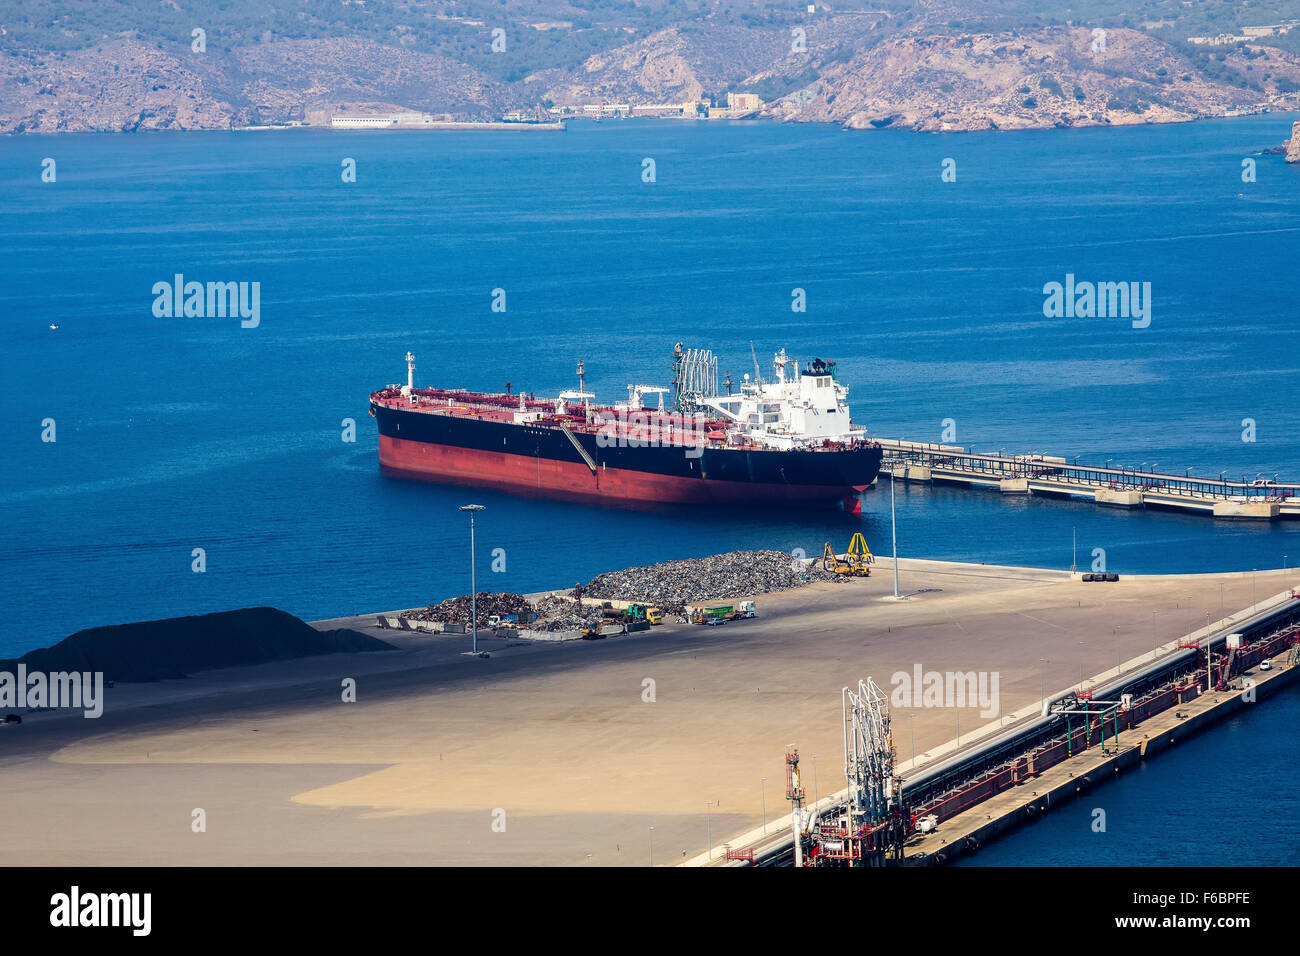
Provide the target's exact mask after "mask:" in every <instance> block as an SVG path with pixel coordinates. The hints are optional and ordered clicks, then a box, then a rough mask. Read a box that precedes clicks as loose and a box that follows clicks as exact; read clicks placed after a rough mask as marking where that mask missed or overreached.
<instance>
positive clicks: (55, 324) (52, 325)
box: [50, 322, 59, 329]
mask: <svg viewBox="0 0 1300 956" xmlns="http://www.w3.org/2000/svg"><path fill="white" fill-rule="evenodd" d="M58 327H59V326H58V323H57V322H51V323H50V328H52V329H57V328H58Z"/></svg>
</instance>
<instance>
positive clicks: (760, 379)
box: [749, 339, 763, 385]
mask: <svg viewBox="0 0 1300 956" xmlns="http://www.w3.org/2000/svg"><path fill="white" fill-rule="evenodd" d="M749 355H750V358H752V359H753V360H754V381H755V382H757V383H758V384H759V385H762V384H763V373H762V372H760V371H759V370H758V353H757V352H755V351H754V340H753V339H750V340H749Z"/></svg>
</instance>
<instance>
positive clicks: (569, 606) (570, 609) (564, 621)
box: [532, 595, 601, 631]
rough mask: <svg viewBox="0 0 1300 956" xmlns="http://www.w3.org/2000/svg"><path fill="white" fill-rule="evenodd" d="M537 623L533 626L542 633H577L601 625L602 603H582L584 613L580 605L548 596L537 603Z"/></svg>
mask: <svg viewBox="0 0 1300 956" xmlns="http://www.w3.org/2000/svg"><path fill="white" fill-rule="evenodd" d="M534 610H536V611H537V622H536V623H535V624H533V625H532V627H533V628H534V629H535V630H540V631H576V630H581V629H582V628H584V627H591V626H593V625H595V624H598V623H600V617H601V614H600V611H601V609H600V602H599V601H597V602H595V603H593V602H591V601H583V602H582V613H581V614H579V613H578V605H577V604H576V603H575V602H573V601H569V600H566V599H565V598H562V597H555V596H553V595H547V596H546V597H544V598H542V599H541V600H540V601H538V602H537V605H536V607H535V608H534Z"/></svg>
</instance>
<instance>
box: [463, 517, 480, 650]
mask: <svg viewBox="0 0 1300 956" xmlns="http://www.w3.org/2000/svg"><path fill="white" fill-rule="evenodd" d="M460 510H461V511H468V512H469V619H470V626H471V628H472V629H473V632H474V653H475V654H477V653H478V581H477V579H476V578H475V574H474V515H475V514H476V513H477V512H480V511H483V510H485V508H484V506H483V505H461V506H460Z"/></svg>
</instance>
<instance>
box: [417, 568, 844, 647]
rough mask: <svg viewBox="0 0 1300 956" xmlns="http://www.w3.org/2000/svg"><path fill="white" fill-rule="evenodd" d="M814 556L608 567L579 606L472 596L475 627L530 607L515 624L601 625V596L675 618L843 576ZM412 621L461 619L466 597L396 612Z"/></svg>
mask: <svg viewBox="0 0 1300 956" xmlns="http://www.w3.org/2000/svg"><path fill="white" fill-rule="evenodd" d="M843 580H844V576H842V575H838V574H835V573H833V572H831V571H824V570H823V569H822V567H821V565H820V564H819V563H818V562H816V561H813V562H808V561H802V560H799V559H797V558H795V557H794V556H792V555H790V554H787V553H786V552H784V551H732V552H730V553H728V554H718V555H713V556H712V557H708V558H693V559H688V560H685V561H667V562H665V563H663V564H652V565H649V566H647V567H640V568H627V569H625V570H622V571H609V572H606V573H605V574H601V575H598V576H596V577H595V578H592V580H591V581H590V583H588V584H586V585H584V586H583V588H582V609H581V611H579V609H578V605H577V603H575V602H574V601H573V600H572V599H571V598H570V597H568V596H567V593H566V595H565V596H558V595H547V596H546V597H543V598H541V599H540V600H539V601H538V602H537V604H536V605H533V606H530V605H529V603H528V601H527V600H526V599H525V598H524V596H523V595H522V594H513V593H510V592H502V593H499V594H494V593H492V592H490V591H480V592H479V594H478V626H479V627H486V626H487V623H488V619H489V618H491V617H492V616H494V615H496V616H498V617H505V615H507V614H519V613H520V612H521V611H533V612H534V613H536V615H537V619H536V620H535V621H530V622H528V623H527V624H524V625H522V626H524V627H528V628H532V629H534V630H541V631H572V630H581V629H582V628H585V627H592V626H595V625H598V624H599V623H601V620H602V613H601V612H602V608H601V602H602V601H639V602H643V603H646V604H652V605H654V606H656V607H658V608H659V609H660V610H661V611H663V613H664V614H667V615H670V616H676V617H678V618H680V619H682V620H684V619H685V618H684V617H683V615H684V614H685V612H686V605H687V604H693V603H697V602H702V601H715V600H724V599H727V598H743V597H754V596H756V595H759V594H770V593H772V592H773V591H784V590H786V589H788V588H797V587H801V586H803V585H805V584H810V583H812V582H813V581H843ZM403 616H404V617H406V618H408V619H410V620H413V621H441V622H442V623H444V624H468V623H469V616H470V598H469V595H468V594H466V595H462V596H460V597H454V598H448V599H447V600H445V601H443V602H441V603H439V604H432V605H430V606H429V607H427V608H424V609H422V610H417V611H408V612H407V613H406V614H404V615H403Z"/></svg>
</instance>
